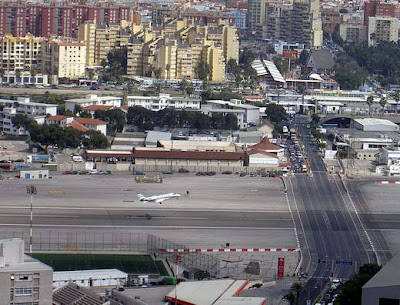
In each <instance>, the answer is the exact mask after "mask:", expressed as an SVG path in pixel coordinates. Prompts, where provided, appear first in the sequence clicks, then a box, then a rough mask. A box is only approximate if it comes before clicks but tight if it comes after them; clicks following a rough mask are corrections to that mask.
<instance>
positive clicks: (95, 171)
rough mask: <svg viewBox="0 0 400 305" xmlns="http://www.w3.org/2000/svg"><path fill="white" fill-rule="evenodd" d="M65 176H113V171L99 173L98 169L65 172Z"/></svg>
mask: <svg viewBox="0 0 400 305" xmlns="http://www.w3.org/2000/svg"><path fill="white" fill-rule="evenodd" d="M62 174H63V175H111V171H98V170H97V169H92V170H89V171H87V170H83V171H63V173H62Z"/></svg>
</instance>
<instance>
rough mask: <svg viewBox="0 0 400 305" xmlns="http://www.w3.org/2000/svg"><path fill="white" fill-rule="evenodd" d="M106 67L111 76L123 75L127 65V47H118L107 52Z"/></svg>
mask: <svg viewBox="0 0 400 305" xmlns="http://www.w3.org/2000/svg"><path fill="white" fill-rule="evenodd" d="M107 62H108V69H109V72H110V75H111V76H112V77H121V76H122V75H125V74H126V72H127V67H128V49H127V47H120V48H116V49H113V50H111V51H110V52H108V54H107Z"/></svg>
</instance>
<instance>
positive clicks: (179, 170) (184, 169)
mask: <svg viewBox="0 0 400 305" xmlns="http://www.w3.org/2000/svg"><path fill="white" fill-rule="evenodd" d="M178 173H181V174H187V173H189V171H188V170H187V169H186V168H180V169H178Z"/></svg>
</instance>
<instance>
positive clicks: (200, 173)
mask: <svg viewBox="0 0 400 305" xmlns="http://www.w3.org/2000/svg"><path fill="white" fill-rule="evenodd" d="M204 175H205V173H203V172H197V173H196V176H204Z"/></svg>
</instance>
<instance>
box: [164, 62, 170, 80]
mask: <svg viewBox="0 0 400 305" xmlns="http://www.w3.org/2000/svg"><path fill="white" fill-rule="evenodd" d="M170 69H171V66H170V64H167V65H166V66H165V71H167V75H166V77H165V78H166V79H169V78H170V77H169V70H170Z"/></svg>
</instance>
